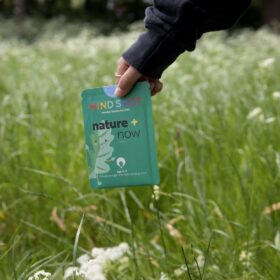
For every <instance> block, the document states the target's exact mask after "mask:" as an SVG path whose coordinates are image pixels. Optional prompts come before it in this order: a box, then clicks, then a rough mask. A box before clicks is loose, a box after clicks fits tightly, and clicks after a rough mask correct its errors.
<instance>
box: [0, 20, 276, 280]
mask: <svg viewBox="0 0 280 280" xmlns="http://www.w3.org/2000/svg"><path fill="white" fill-rule="evenodd" d="M2 23H3V24H2ZM2 23H1V27H0V29H2V30H1V32H0V34H1V36H2V39H0V73H1V75H0V104H1V105H0V108H1V112H0V143H1V145H0V202H1V203H0V279H7V280H8V279H27V278H28V276H29V275H31V274H32V273H34V271H36V270H39V269H42V268H43V269H46V270H48V271H50V272H52V273H53V275H54V277H53V279H62V275H63V271H64V269H65V268H66V267H67V265H69V264H71V263H72V261H73V254H72V252H73V247H74V243H75V237H76V232H77V229H78V228H79V224H80V221H81V217H82V215H83V213H85V215H84V220H83V225H82V227H81V228H79V229H80V230H81V231H80V232H79V240H78V241H79V242H76V246H75V254H74V255H75V256H74V260H75V259H76V256H79V255H80V254H83V253H84V252H86V251H88V250H90V249H91V248H93V247H106V246H110V247H111V246H115V245H117V244H119V243H120V242H127V243H129V244H130V248H131V256H130V257H129V260H128V261H127V263H122V264H121V265H114V264H112V265H111V267H110V266H108V271H107V277H108V279H159V278H160V275H162V278H163V273H165V274H166V275H168V277H169V278H170V279H191V278H192V279H202V278H203V279H278V277H279V274H280V266H279V261H280V259H279V257H280V247H279V244H280V243H279V240H278V239H279V236H280V235H279V232H280V212H279V211H278V210H277V207H276V206H274V207H270V206H271V205H272V204H275V203H278V202H279V201H280V127H279V124H280V110H279V108H280V98H279V95H280V94H279V93H277V92H279V91H280V79H279V77H280V49H279V45H280V39H279V37H278V36H277V35H275V34H273V33H271V32H270V31H268V30H260V31H257V32H252V31H249V30H247V31H242V32H240V33H239V34H235V35H234V36H232V37H228V36H226V34H225V33H216V34H209V35H207V36H205V37H204V38H203V39H202V40H201V41H200V42H199V44H198V47H197V50H196V51H195V52H194V53H186V54H184V55H182V56H181V57H180V58H179V59H178V60H177V62H176V63H175V64H173V65H172V67H170V68H169V69H168V70H167V71H166V73H165V74H164V76H163V81H164V83H165V85H164V90H163V92H162V93H161V94H159V95H158V96H157V97H154V98H153V109H154V119H155V128H156V140H157V149H158V158H159V168H160V173H161V185H160V194H159V196H160V197H159V199H158V200H157V201H154V200H153V195H152V190H151V188H150V187H141V188H129V189H126V190H99V191H93V190H91V189H90V187H89V182H88V179H87V167H86V160H85V152H84V139H83V122H82V114H81V104H80V92H81V91H82V90H83V89H85V88H89V87H95V86H100V85H104V84H112V83H113V82H114V80H113V79H114V77H113V75H114V71H115V64H116V61H117V59H118V57H119V56H120V55H121V53H122V51H123V50H124V49H125V48H126V47H128V46H129V44H131V43H132V42H133V40H134V39H135V38H136V36H137V34H138V32H136V31H131V32H130V33H128V34H112V35H111V36H110V37H104V36H101V35H98V36H94V34H95V33H94V31H92V30H91V27H80V29H79V28H77V30H78V31H77V32H75V33H72V34H69V33H67V35H65V32H64V31H63V28H62V29H60V30H59V29H58V30H57V31H56V32H55V33H54V32H48V28H47V27H46V28H45V30H44V32H42V33H41V34H40V36H39V35H38V37H37V39H36V40H33V41H32V42H30V41H28V42H26V41H22V40H17V39H15V38H13V37H12V36H10V37H9V36H6V35H5V34H6V33H7V31H6V30H4V29H5V26H7V25H5V24H6V23H5V22H2ZM52 30H53V29H52ZM67 30H68V29H67ZM268 58H272V59H270V60H268ZM266 207H270V208H266ZM264 209H266V211H265V212H264ZM277 236H278V237H277ZM210 240H211V244H210V243H209V242H210ZM182 252H183V253H182ZM206 258H207V263H206V265H205V259H206ZM186 261H187V262H188V267H189V270H187V268H186Z"/></svg>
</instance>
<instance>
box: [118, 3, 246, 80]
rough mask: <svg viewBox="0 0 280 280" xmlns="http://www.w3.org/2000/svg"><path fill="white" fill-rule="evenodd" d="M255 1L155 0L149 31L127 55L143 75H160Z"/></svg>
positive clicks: (148, 12)
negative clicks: (199, 40)
mask: <svg viewBox="0 0 280 280" xmlns="http://www.w3.org/2000/svg"><path fill="white" fill-rule="evenodd" d="M250 2H251V0H155V1H154V6H153V7H149V8H147V10H146V17H145V20H144V22H145V27H146V29H147V31H146V32H145V33H143V34H141V35H140V37H139V38H138V39H137V41H136V42H135V43H134V44H133V45H132V46H131V47H130V48H129V49H128V50H127V51H126V52H125V53H124V54H123V57H124V59H125V60H126V61H127V62H128V63H129V64H130V65H132V66H134V67H135V68H136V69H137V70H138V71H139V72H140V73H142V74H143V75H146V76H149V77H152V78H160V77H161V75H162V72H163V71H164V70H165V69H166V68H167V67H168V66H169V65H170V64H171V63H173V62H174V61H175V59H176V58H177V57H178V56H179V55H180V54H181V53H183V52H184V51H186V50H187V51H192V50H194V49H195V45H196V41H197V40H198V39H199V38H200V37H201V36H202V34H203V33H205V32H209V31H215V30H221V29H227V28H229V27H231V26H232V25H233V24H234V23H235V22H236V21H237V19H238V18H239V17H240V16H241V15H242V14H243V13H244V11H245V10H246V9H247V8H248V6H249V4H250Z"/></svg>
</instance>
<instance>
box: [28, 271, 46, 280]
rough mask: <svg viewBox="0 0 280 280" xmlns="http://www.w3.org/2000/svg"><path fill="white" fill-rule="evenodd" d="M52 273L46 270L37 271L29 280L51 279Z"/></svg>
mask: <svg viewBox="0 0 280 280" xmlns="http://www.w3.org/2000/svg"><path fill="white" fill-rule="evenodd" d="M50 277H51V274H50V273H49V272H46V271H45V270H40V271H37V272H36V273H35V274H34V275H33V276H31V277H29V278H28V280H49V279H50Z"/></svg>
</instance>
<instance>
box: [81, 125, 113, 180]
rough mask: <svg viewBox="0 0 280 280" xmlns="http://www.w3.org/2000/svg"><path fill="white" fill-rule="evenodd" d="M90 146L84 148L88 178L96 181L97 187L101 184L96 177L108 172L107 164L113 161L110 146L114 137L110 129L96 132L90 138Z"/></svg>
mask: <svg viewBox="0 0 280 280" xmlns="http://www.w3.org/2000/svg"><path fill="white" fill-rule="evenodd" d="M90 140H91V141H90V146H89V145H87V146H86V150H87V156H88V161H89V177H90V179H96V180H97V182H98V185H101V184H102V182H101V181H100V180H99V178H98V175H100V174H105V173H108V172H109V171H110V165H109V164H108V163H109V162H111V161H113V160H114V158H112V154H113V151H114V148H113V147H112V146H111V143H112V141H113V140H114V136H113V135H112V130H111V129H106V130H96V131H94V132H93V134H91V136H90Z"/></svg>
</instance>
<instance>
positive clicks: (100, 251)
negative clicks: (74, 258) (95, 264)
mask: <svg viewBox="0 0 280 280" xmlns="http://www.w3.org/2000/svg"><path fill="white" fill-rule="evenodd" d="M104 252H105V249H103V248H93V249H92V251H91V255H92V256H93V257H94V258H97V257H98V256H101V255H103V254H104Z"/></svg>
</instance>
